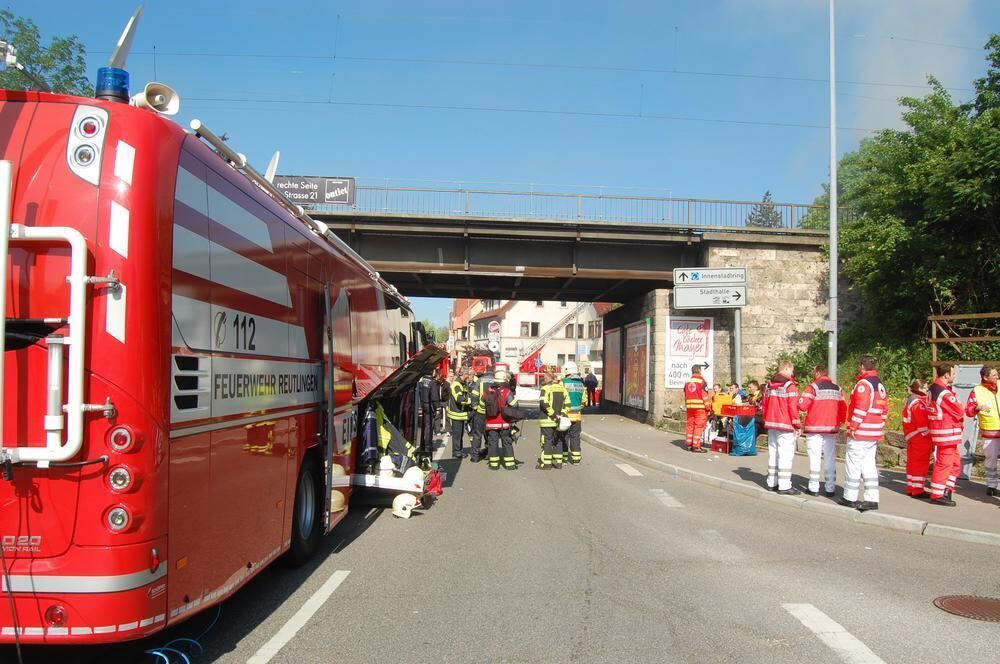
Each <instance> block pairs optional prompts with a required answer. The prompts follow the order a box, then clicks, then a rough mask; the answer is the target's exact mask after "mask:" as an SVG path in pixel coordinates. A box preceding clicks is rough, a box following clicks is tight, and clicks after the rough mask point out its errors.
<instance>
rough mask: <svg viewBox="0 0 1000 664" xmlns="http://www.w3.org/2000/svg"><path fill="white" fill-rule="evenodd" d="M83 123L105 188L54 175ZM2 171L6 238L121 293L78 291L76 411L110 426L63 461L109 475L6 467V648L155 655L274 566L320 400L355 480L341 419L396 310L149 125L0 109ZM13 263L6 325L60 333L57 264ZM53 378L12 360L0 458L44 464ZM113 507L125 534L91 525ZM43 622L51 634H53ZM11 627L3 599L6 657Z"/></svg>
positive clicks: (285, 541)
mask: <svg viewBox="0 0 1000 664" xmlns="http://www.w3.org/2000/svg"><path fill="white" fill-rule="evenodd" d="M81 106H86V107H92V108H97V109H100V110H103V111H105V112H106V113H107V117H108V121H107V124H106V132H105V135H104V139H103V142H102V145H100V146H99V147H100V148H101V153H102V154H101V164H100V178H99V183H98V184H97V185H95V184H92V183H91V182H88V181H86V180H84V179H83V178H81V177H80V176H78V175H77V174H75V173H74V172H72V171H71V169H70V168H69V167H68V153H67V144H68V142H69V141H72V140H73V139H72V136H73V127H72V126H71V125H72V123H73V118H74V113H76V111H77V109H78V108H79V107H81ZM0 159H5V160H8V161H11V162H12V163H13V165H14V181H13V192H12V201H13V205H12V222H13V223H16V224H23V225H26V226H69V227H72V228H75V229H76V230H78V231H80V232H81V233H82V234H83V235H84V237H85V238H86V241H87V248H88V253H89V267H88V270H89V273H90V274H92V275H98V276H105V275H108V274H109V272H111V271H114V273H115V275H117V277H118V278H119V279H120V281H121V283H122V284H123V285H124V287H125V288H124V295H123V296H122V298H121V299H120V300H115V301H114V302H112V298H111V296H110V294H109V293H107V292H105V291H103V290H100V289H91V290H89V291H88V293H87V323H86V340H87V341H86V345H85V362H84V366H85V372H84V375H85V378H84V401H85V402H87V403H103V402H104V401H105V399H110V400H111V402H112V403H113V404H114V407H115V411H116V412H115V414H114V416H113V417H112V418H110V419H107V418H105V417H104V416H103V415H102V414H100V413H92V414H88V415H86V416H85V417H84V437H83V448H82V450H81V452H80V454H79V455H78V456H77V457H76V458H75V460H90V459H95V458H98V457H100V456H102V455H108V456H109V457H110V461H109V462H108V463H107V464H100V463H97V464H93V465H87V466H83V467H76V468H56V467H52V468H49V469H41V468H35V467H33V466H17V467H15V473H14V479H13V481H11V482H7V481H0V536H2V538H3V540H2V541H3V547H4V557H5V561H6V567H7V572H8V574H9V575H10V578H11V586H12V590H13V596H14V602H15V606H16V619H17V624H18V627H19V629H20V640H21V642H22V643H31V642H44V643H96V642H102V641H121V640H127V639H134V638H140V637H143V636H147V635H149V634H151V633H153V632H156V631H158V630H160V629H162V628H164V627H165V626H166V625H167V624H171V623H173V622H177V621H179V620H181V619H184V618H186V617H189V616H190V615H193V614H194V613H195V612H197V611H200V610H203V609H205V608H207V607H209V606H211V605H213V604H214V603H217V602H219V601H221V600H223V599H225V598H226V597H227V596H228V595H230V594H231V593H232V592H234V591H235V590H236V589H237V588H238V587H239V586H240V585H242V583H244V582H245V581H246V580H247V579H249V578H250V577H252V576H253V575H254V574H255V573H256V572H257V571H259V570H260V569H261V568H262V567H263V566H264V565H266V564H267V563H268V562H270V561H271V560H273V559H274V558H276V557H277V556H278V555H280V554H281V553H283V552H284V551H286V550H287V549H288V547H289V543H290V537H291V532H292V508H293V504H294V499H295V489H296V481H297V477H298V473H299V468H300V467H301V464H302V461H303V458H304V457H305V455H306V454H308V453H316V452H317V451H319V450H321V449H322V442H323V440H324V439H325V431H326V425H325V423H324V411H325V407H326V403H327V396H326V394H327V390H328V389H332V390H333V393H334V394H333V402H334V415H333V417H334V424H335V427H334V430H335V431H337V432H338V433H337V436H336V441H335V443H334V452H335V456H334V458H333V462H334V463H337V464H340V465H341V466H343V467H344V468H345V469H346V470H347V472H348V473H349V472H350V471H351V470H352V469H353V454H354V448H355V445H354V440H353V437H354V431H355V429H356V427H354V421H355V414H354V410H355V406H354V404H356V403H357V401H358V400H360V399H361V398H363V397H364V396H365V395H366V394H367V393H368V392H369V391H370V390H371V389H372V388H373V387H375V386H376V385H378V384H379V383H380V382H381V380H382V379H383V378H384V377H385V376H387V375H388V374H389V373H390V372H391V371H392V370H393V369H394V368H395V366H396V365H397V364H398V363H399V362H400V361H401V360H402V359H405V358H400V357H398V351H396V352H395V353H394V352H393V348H394V344H395V341H394V337H393V334H394V332H395V331H394V330H393V329H391V326H390V324H389V323H388V319H387V316H386V309H387V307H388V306H397V307H398V306H400V305H399V303H398V302H391V303H389V304H387V299H388V296H387V295H386V294H385V293H383V292H382V290H381V288H380V287H379V286H378V284H377V283H376V282H375V281H374V278H373V275H370V274H369V273H368V271H367V270H366V269H365V267H364V265H363V264H362V263H361V262H359V261H358V260H356V259H354V258H352V257H350V256H348V255H347V254H346V253H345V252H343V251H342V250H341V249H339V248H338V247H337V246H336V245H334V244H332V243H331V242H328V241H326V240H325V239H323V238H322V237H319V236H318V235H316V234H315V233H313V232H312V231H311V230H310V229H308V228H307V227H306V226H305V224H303V222H301V221H299V220H297V219H296V218H294V217H293V216H292V215H291V214H289V213H288V211H287V210H286V209H285V208H284V207H283V206H282V205H280V204H279V203H278V202H276V201H275V200H273V199H272V198H271V197H270V196H269V195H268V194H267V193H265V192H264V191H263V190H262V189H260V188H259V187H258V186H256V185H255V184H254V183H252V182H251V181H250V180H248V179H247V178H246V177H245V176H244V175H243V174H241V173H239V172H238V171H236V170H235V169H234V168H232V167H231V166H230V165H229V164H228V163H227V162H225V161H223V160H222V159H220V158H219V157H218V156H217V155H216V154H215V153H214V152H213V151H212V150H211V149H209V148H208V147H207V146H206V145H204V144H203V143H201V142H200V141H199V140H198V139H197V138H196V137H194V136H192V135H190V134H187V133H185V132H184V131H183V130H182V129H181V128H180V127H179V126H178V125H176V124H174V123H172V122H170V121H168V120H166V119H165V118H163V117H161V116H159V115H156V114H155V113H153V112H150V111H147V110H142V109H137V108H134V107H130V106H128V105H124V104H116V103H111V102H103V101H96V100H91V99H83V98H78V97H69V96H62V95H50V94H45V93H34V92H13V91H0ZM123 210H124V211H125V212H124V213H123V212H122V211H123ZM123 215H124V218H125V222H124V225H123V222H122V219H123ZM9 255H10V260H9V261H8V264H7V266H6V267H5V269H6V270H7V279H8V281H7V283H8V298H7V310H6V312H5V315H6V317H7V318H8V319H12V318H43V317H65V315H66V312H67V310H68V307H69V298H68V290H67V288H66V281H65V278H66V275H67V274H68V271H69V260H68V255H69V250H68V249H67V248H65V247H64V246H61V245H58V244H52V245H45V246H38V245H33V246H31V247H30V249H29V248H27V247H26V245H19V244H17V243H12V245H11V248H10V252H9ZM327 292H329V302H326V301H325V297H326V295H325V294H326V293H327ZM328 307H329V308H330V310H331V311H332V312H333V313H332V316H331V320H330V322H329V324H330V325H331V326H332V328H333V345H332V348H328V347H327V344H325V343H324V338H325V332H324V325H325V321H326V320H327V313H326V312H327V308H328ZM330 353H332V354H333V361H332V363H330V362H329V361H328V360H329V359H330ZM331 364H332V367H333V369H332V372H333V376H332V384H330V383H331V381H330V380H329V376H328V373H327V369H328V367H330V366H331ZM46 366H47V356H46V350H45V347H44V344H43V343H37V344H35V345H32V346H29V347H27V348H23V349H20V350H8V351H7V352H6V354H5V366H4V375H3V390H4V413H3V414H4V419H3V423H4V424H3V431H2V436H3V439H2V440H3V442H4V444H5V445H7V446H11V445H13V444H15V443H16V444H18V445H22V446H44V444H45V443H44V441H45V431H44V429H43V421H44V415H45V398H44V396H45V387H46V382H45V380H46V379H45V376H46ZM122 425H124V426H127V427H129V428H130V429H131V431H132V432H133V433H134V437H135V440H136V443H135V445H134V447H133V448H132V449H131V450H129V451H128V452H125V453H117V452H114V451H113V450H112V449H111V448H110V446H109V445H108V441H107V438H108V436H109V434H110V432H111V430H112V429H113V428H115V427H117V426H122ZM114 465H126V466H127V467H128V468H129V470H130V471H131V472H132V474H133V476H134V477H135V482H134V484H133V486H132V487H131V488H130V489H128V490H127V491H125V492H123V493H115V492H113V491H112V490H111V488H110V486H109V484H108V482H107V478H106V475H107V471H108V469H109V468H111V467H112V466H114ZM340 490H341V491H343V492H344V493H345V494H347V493H348V492H349V487H344V488H342V489H340ZM114 505H124V506H126V507H127V509H129V511H130V513H131V514H132V517H133V519H132V522H131V525H130V527H129V528H128V529H127V530H126V531H124V532H121V533H114V532H112V531H111V530H110V529H109V528H108V527H106V525H105V514H106V512H107V510H108V509H110V507H112V506H114ZM342 516H343V513H340V514H338V515H333V518H334V519H339V518H341V517H342ZM22 541H24V542H27V544H25V545H22V544H21V542H22ZM4 584H5V586H6V582H4ZM53 605H59V606H62V607H63V608H64V609H65V610H66V615H67V620H66V622H65V625H62V626H53V625H51V624H48V623H47V622H46V619H45V611H46V609H47V608H48V607H50V606H53ZM13 625H14V616H12V615H11V611H10V607H9V606H8V603H7V601H6V600H5V601H3V602H0V643H9V642H13V640H14V638H13V637H14V627H13Z"/></svg>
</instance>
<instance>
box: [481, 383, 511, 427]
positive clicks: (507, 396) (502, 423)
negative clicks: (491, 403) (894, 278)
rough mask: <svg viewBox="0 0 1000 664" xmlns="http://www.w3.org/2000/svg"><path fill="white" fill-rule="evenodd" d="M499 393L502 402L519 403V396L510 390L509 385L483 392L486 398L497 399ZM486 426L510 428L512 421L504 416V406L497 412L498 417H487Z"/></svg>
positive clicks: (508, 403) (509, 404)
mask: <svg viewBox="0 0 1000 664" xmlns="http://www.w3.org/2000/svg"><path fill="white" fill-rule="evenodd" d="M498 395H499V398H500V403H501V404H507V405H508V406H516V405H517V397H515V396H514V393H513V392H511V391H510V388H509V387H497V388H489V389H486V390H485V391H484V392H483V398H484V399H496V398H497V396H498ZM484 407H485V406H484ZM486 428H487V429H509V428H510V422H508V421H507V420H505V419H504V418H503V408H501V409H500V412H499V413H497V416H496V417H488V418H486Z"/></svg>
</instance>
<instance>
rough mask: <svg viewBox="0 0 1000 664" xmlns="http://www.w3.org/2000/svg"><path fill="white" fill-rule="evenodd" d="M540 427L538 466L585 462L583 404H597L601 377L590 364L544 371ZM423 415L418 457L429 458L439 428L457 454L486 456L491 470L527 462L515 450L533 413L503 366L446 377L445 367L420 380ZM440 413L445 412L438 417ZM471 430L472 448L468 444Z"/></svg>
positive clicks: (476, 459)
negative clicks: (522, 402) (523, 404)
mask: <svg viewBox="0 0 1000 664" xmlns="http://www.w3.org/2000/svg"><path fill="white" fill-rule="evenodd" d="M540 381H541V390H540V394H539V398H538V426H539V429H540V430H541V435H540V440H539V447H540V452H539V456H538V460H537V463H536V464H535V468H537V469H538V470H549V469H559V468H562V467H563V465H564V464H569V465H575V464H578V463H580V462H581V461H582V459H583V454H582V452H581V449H580V434H581V431H582V427H583V409H584V407H585V406H587V405H588V404H592V403H595V401H596V399H595V395H596V387H597V378H596V376H595V375H594V374H592V373H590V370H589V369H585V372H584V374H583V375H582V376H581V375H580V373H579V370H578V368H577V366H576V363H575V362H567V363H566V364H565V365H563V367H562V368H561V369H558V370H557V369H556V368H552V369H551V370H549V371H544V372H542V373H541V375H540ZM420 407H421V412H422V414H423V416H424V417H423V425H422V429H423V430H422V432H421V444H420V448H419V452H418V456H419V457H420V459H421V461H422V462H424V463H427V462H429V460H430V459H431V458H432V455H433V452H434V434H435V428H437V429H438V431H439V432H442V433H447V434H448V435H449V436H450V438H451V453H452V458H455V459H464V458H468V459H469V460H470V461H472V462H473V463H478V462H479V461H481V460H483V459H486V461H487V465H488V466H489V468H490V470H499V469H500V468H501V467H503V468H505V469H506V470H516V469H517V467H518V466H519V465H521V464H522V463H523V462H522V461H521V460H519V459H517V458H516V457H515V455H514V444H515V443H516V442H517V440H518V437H519V435H520V426H519V423H520V422H521V421H522V420H524V419H525V417H526V416H527V413H526V412H525V411H523V410H522V409H521V408H520V407H519V404H518V401H517V385H516V382H515V380H514V377H513V376H512V375H511V374H509V373H508V372H507V371H506V370H505V369H503V368H497V369H495V371H494V372H493V373H492V374H490V373H488V371H487V370H486V369H485V368H477V369H476V370H474V369H472V368H471V367H463V368H461V369H459V370H458V372H457V373H456V372H454V371H450V372H449V373H448V376H447V379H445V378H444V377H443V376H442V375H441V373H440V372H439V371H437V372H435V374H434V376H432V377H426V378H424V379H423V380H422V381H421V384H420ZM435 414H439V416H437V417H436V416H435ZM466 434H468V435H469V448H468V450H467V449H466V448H465V447H464V446H463V441H464V439H465V435H466Z"/></svg>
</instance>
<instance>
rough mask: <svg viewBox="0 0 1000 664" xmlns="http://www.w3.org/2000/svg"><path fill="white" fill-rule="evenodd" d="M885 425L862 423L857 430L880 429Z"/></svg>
mask: <svg viewBox="0 0 1000 664" xmlns="http://www.w3.org/2000/svg"><path fill="white" fill-rule="evenodd" d="M884 426H885V425H884V424H882V423H881V422H862V423H861V424H860V425H859V426H858V428H859V429H881V428H882V427H884Z"/></svg>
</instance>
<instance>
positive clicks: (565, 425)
mask: <svg viewBox="0 0 1000 664" xmlns="http://www.w3.org/2000/svg"><path fill="white" fill-rule="evenodd" d="M571 426H573V423H572V422H570V421H569V418H568V417H566V416H565V415H560V416H559V426H557V427H556V428H557V429H559V430H560V431H569V428H570V427H571Z"/></svg>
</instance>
